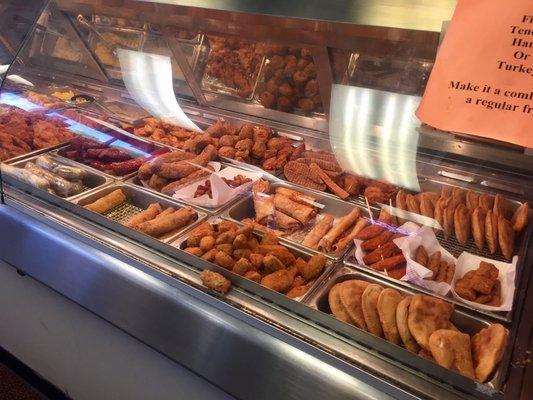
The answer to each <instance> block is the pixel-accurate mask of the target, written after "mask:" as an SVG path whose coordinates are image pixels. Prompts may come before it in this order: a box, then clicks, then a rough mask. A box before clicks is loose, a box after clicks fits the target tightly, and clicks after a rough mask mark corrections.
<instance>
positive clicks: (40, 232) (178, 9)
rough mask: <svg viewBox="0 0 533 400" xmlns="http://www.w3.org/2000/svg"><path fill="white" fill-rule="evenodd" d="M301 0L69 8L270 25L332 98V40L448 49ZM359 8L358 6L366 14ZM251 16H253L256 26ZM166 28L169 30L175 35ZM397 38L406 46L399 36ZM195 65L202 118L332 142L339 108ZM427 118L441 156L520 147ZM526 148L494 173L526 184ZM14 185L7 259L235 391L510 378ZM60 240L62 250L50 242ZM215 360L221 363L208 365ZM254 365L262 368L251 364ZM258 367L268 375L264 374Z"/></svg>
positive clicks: (357, 394)
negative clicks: (220, 88) (310, 104)
mask: <svg viewBox="0 0 533 400" xmlns="http://www.w3.org/2000/svg"><path fill="white" fill-rule="evenodd" d="M167 3H170V2H167ZM173 3H176V4H177V3H180V2H178V1H174V2H173ZM223 3H224V2H223ZM285 3H287V2H284V4H285ZM297 3H299V2H294V4H292V5H287V4H285V5H281V3H280V2H274V3H273V4H272V7H281V8H280V10H282V11H283V13H279V14H280V15H284V16H274V15H268V14H270V13H269V10H271V9H270V8H268V7H266V8H261V7H259V8H253V7H252V9H240V10H237V9H227V8H226V9H217V10H214V9H212V10H208V9H203V8H195V7H194V6H193V5H191V6H181V5H176V4H156V3H142V2H134V1H129V0H123V1H120V2H118V3H117V4H115V3H113V6H108V5H106V4H104V3H103V2H97V1H92V0H75V1H67V0H59V1H58V5H59V8H60V9H61V10H64V11H72V12H74V13H83V14H85V15H91V14H94V13H102V14H106V15H109V16H116V17H126V18H129V19H140V20H143V21H145V22H149V23H157V24H159V25H163V26H164V25H166V24H168V25H171V26H174V27H178V28H182V29H188V28H189V29H190V28H192V27H194V28H195V29H197V30H199V31H202V32H203V33H206V34H229V35H241V36H243V37H244V36H245V37H247V38H250V39H252V40H261V39H265V38H268V39H269V40H273V41H278V42H282V43H287V42H289V43H291V44H293V45H298V46H302V45H303V46H308V47H312V48H313V50H314V54H315V55H314V60H315V62H316V64H317V65H318V70H317V75H318V77H319V78H318V79H319V81H320V82H319V84H320V88H321V94H322V96H323V99H324V100H325V101H324V104H328V102H329V95H330V93H329V89H328V88H330V87H331V84H332V82H333V75H334V71H333V69H334V68H333V67H332V65H331V62H330V60H331V58H330V54H329V53H328V50H327V47H335V48H339V49H344V50H354V49H360V50H361V51H363V50H365V51H374V47H372V46H368V45H365V44H364V43H365V41H361V37H363V38H367V39H368V41H370V42H372V43H374V44H377V45H379V44H384V43H386V42H387V38H394V39H395V40H397V41H399V42H402V41H404V42H410V41H412V42H413V43H417V44H419V45H420V46H418V47H416V48H417V49H418V50H419V53H418V54H417V56H420V57H422V58H429V59H431V58H433V57H434V55H435V51H436V46H437V43H438V38H439V33H438V30H437V29H438V27H437V25H436V24H433V25H431V24H428V26H426V27H425V28H426V29H427V30H425V31H422V30H420V31H418V30H412V29H406V27H405V26H401V24H394V23H392V22H391V23H390V24H389V25H386V24H378V23H376V25H375V26H363V25H364V24H368V23H369V22H370V20H365V19H364V18H359V17H358V18H353V19H352V20H350V22H352V24H342V23H339V21H340V14H338V17H339V20H337V22H330V21H326V20H318V18H317V20H312V21H311V20H307V19H295V18H290V17H292V16H294V14H295V13H296V12H297V9H293V8H292V6H294V7H296V6H297ZM371 3H372V2H369V1H364V2H361V4H360V6H361V7H364V6H365V5H366V6H370V5H371ZM226 6H227V7H229V6H228V5H226ZM406 7H408V6H407V5H406ZM357 10H359V11H360V10H361V9H359V8H358V9H357ZM357 10H356V11H357ZM261 11H262V12H261ZM356 11H354V13H355V14H354V15H357V16H359V15H362V14H358V13H357V12H356ZM250 12H252V14H250ZM328 15H330V14H328ZM306 16H307V17H309V15H306ZM391 21H392V19H391ZM342 22H347V21H342ZM380 25H381V26H380ZM430 25H431V28H430ZM250 26H253V27H254V29H247V28H249V27H250ZM273 27H275V28H273ZM417 28H418V29H421V28H420V27H417ZM165 36H166V37H165V38H166V40H167V41H168V42H170V41H171V38H170V37H169V36H167V35H165ZM169 44H170V45H171V43H169ZM170 47H171V50H173V53H174V55H175V57H176V58H180V56H181V55H180V51H179V50H178V51H176V49H175V48H174V49H173V46H170ZM398 51H404V50H402V48H401V47H400V48H399V49H398ZM180 60H181V61H182V59H181V58H180ZM95 62H97V61H96V60H95ZM182 64H183V62H181V63H180V65H182ZM33 72H34V73H35V74H36V77H38V79H41V80H45V81H46V79H47V76H48V72H47V71H46V70H43V69H39V68H36V69H35V70H34V71H33ZM183 72H184V75H185V77H186V78H187V79H188V80H189V79H192V81H190V82H192V83H191V84H190V86H191V88H192V92H193V94H194V95H195V97H196V99H197V102H198V104H199V106H198V105H196V104H193V103H188V102H186V101H182V105H183V109H184V111H186V112H187V113H188V114H189V115H190V116H192V117H193V119H198V120H202V119H203V120H206V121H210V122H212V121H213V120H214V119H217V118H225V119H232V118H234V119H238V120H243V121H250V122H256V123H266V124H269V125H270V126H272V127H275V128H277V129H279V130H286V131H288V132H291V133H294V134H297V135H302V136H304V137H305V138H306V140H308V141H309V142H310V143H311V142H312V143H313V145H315V144H316V147H317V148H318V147H323V146H324V147H327V146H328V145H329V142H328V140H327V135H326V133H327V123H326V122H322V121H318V122H317V120H315V119H313V118H309V117H303V116H298V115H292V114H286V113H281V112H278V111H274V110H266V109H262V107H261V110H258V107H254V105H251V106H249V105H246V104H243V103H240V102H231V101H227V100H226V99H224V100H221V99H220V98H218V97H217V96H214V97H211V98H210V95H205V96H204V94H203V93H202V91H201V85H200V84H199V82H196V78H195V76H194V71H192V70H191V71H187V70H186V69H185V70H184V71H183ZM55 78H56V79H57V80H58V81H61V82H63V83H66V84H75V85H77V86H78V87H82V88H85V89H87V91H89V92H90V91H94V92H95V93H97V94H98V95H99V96H100V97H102V98H106V99H114V100H124V99H125V98H126V95H125V93H124V91H123V89H122V88H120V87H117V86H114V85H113V84H112V83H109V82H97V81H94V80H90V79H84V78H82V77H78V76H75V75H72V74H68V73H62V72H60V73H58V74H56V75H55ZM322 85H324V86H322ZM323 88H324V89H323ZM322 90H324V91H322ZM217 98H218V100H217ZM324 121H326V120H325V119H324ZM421 131H422V132H423V133H422V134H421V141H420V144H421V147H422V148H423V151H425V152H426V153H427V156H428V157H429V159H430V161H428V164H430V165H431V167H432V168H433V169H435V168H436V169H438V168H440V169H447V168H448V169H449V170H450V171H452V170H453V171H459V172H461V173H466V174H469V173H471V174H479V172H478V171H479V170H478V168H479V166H476V165H475V161H476V160H483V161H486V160H491V159H492V160H494V159H495V158H494V157H495V155H498V154H499V155H505V156H506V157H509V156H508V155H509V151H508V150H506V151H503V150H501V149H500V148H498V147H494V146H492V145H488V144H484V143H483V142H479V141H474V142H470V141H468V140H465V139H463V140H461V139H458V138H456V137H454V136H452V135H449V134H444V133H442V132H439V133H436V132H433V131H431V130H429V128H427V127H422V128H421ZM439 146H442V147H439ZM458 147H462V151H454V148H458ZM465 148H466V149H467V151H464V149H465ZM441 153H451V156H450V154H442V158H441V159H440V161H438V162H436V161H435V160H437V158H436V157H438V156H439V154H441ZM514 154H516V157H509V158H507V159H503V160H501V162H498V163H495V165H494V169H493V170H490V169H488V168H487V169H485V171H488V172H487V174H488V175H490V177H491V178H492V179H495V180H496V181H501V176H499V174H498V170H500V171H501V169H502V165H503V166H505V167H507V168H509V169H510V170H516V172H515V173H512V172H509V176H512V178H511V179H509V182H508V183H507V184H508V185H511V186H513V187H515V186H517V185H518V186H520V182H521V179H522V177H524V171H527V170H531V169H530V167H531V165H532V161H531V160H530V159H529V158H528V157H525V156H524V155H523V151H522V150H521V149H517V150H516V151H515V153H514ZM422 157H423V156H422ZM454 157H455V160H456V162H457V163H458V165H457V166H456V165H454ZM432 163H434V164H432ZM432 173H433V174H434V173H435V170H432ZM503 176H507V175H505V174H504V175H503ZM488 180H490V178H489V179H488ZM493 189H499V188H498V187H495V188H494V187H493ZM30 193H31V191H30ZM2 194H3V199H4V202H3V205H1V206H0V224H1V226H2V228H1V229H2V230H3V231H4V232H5V231H8V230H9V231H10V232H13V234H12V235H9V237H8V238H7V241H6V242H5V243H4V246H2V249H1V250H0V258H1V259H2V260H4V261H6V262H8V263H10V264H12V265H14V266H15V267H17V268H18V269H19V270H20V271H21V273H26V274H28V275H30V276H32V277H34V278H35V279H37V280H39V281H41V282H43V283H44V284H46V285H47V286H49V287H51V288H52V289H53V290H56V291H58V292H60V293H61V294H63V295H65V296H66V297H68V298H70V299H71V300H73V301H75V302H77V303H78V304H80V305H81V306H83V307H85V308H87V309H88V310H90V311H92V312H94V313H95V314H97V315H99V316H101V317H102V318H104V319H106V320H107V321H109V322H111V323H112V324H114V325H115V326H117V327H119V328H120V329H122V330H124V331H125V332H127V333H129V334H130V335H132V336H134V337H136V338H137V339H139V340H141V341H142V342H144V343H146V344H147V345H149V346H151V347H153V348H154V349H156V350H157V351H159V352H161V353H162V354H165V355H166V356H168V357H169V358H171V359H172V360H174V361H176V362H178V363H180V364H183V365H185V366H187V367H188V368H190V369H191V370H193V371H195V372H196V373H198V374H199V375H201V376H203V377H204V378H206V379H207V380H209V381H210V382H212V383H214V384H216V385H217V386H219V387H221V388H222V389H224V390H225V391H227V392H228V393H230V394H232V395H234V396H235V397H238V398H258V399H259V398H265V399H271V398H331V399H334V398H339V399H340V398H376V397H381V398H382V397H384V396H391V397H393V398H405V399H408V398H420V397H422V398H435V399H439V398H450V399H451V398H458V399H459V398H465V397H466V398H471V397H477V398H484V399H499V398H504V395H503V394H502V393H501V392H499V391H497V390H492V389H491V388H490V387H487V386H484V385H478V384H475V383H474V382H473V381H469V380H468V379H465V378H463V377H461V376H459V375H457V374H454V373H452V372H450V371H447V370H443V369H442V368H440V367H438V366H436V365H435V364H431V363H428V362H427V361H424V360H422V359H418V358H416V357H411V355H410V354H409V353H407V352H406V351H405V350H403V349H401V348H399V347H398V348H397V349H395V348H392V347H393V346H392V345H389V344H388V343H383V341H381V340H380V339H378V338H375V337H371V336H370V335H368V334H366V333H365V332H354V329H352V328H351V327H348V326H344V325H345V324H342V323H340V322H338V321H331V319H332V318H331V317H330V316H326V315H325V314H324V315H318V314H317V313H316V311H315V310H313V309H311V308H308V309H306V308H304V307H306V306H305V305H303V304H299V305H297V304H298V303H295V302H293V301H292V300H290V299H288V298H287V299H279V298H280V297H282V296H263V297H262V296H261V293H262V292H261V291H257V292H254V290H253V285H236V287H235V286H234V288H233V289H232V290H231V292H230V293H229V295H228V296H218V295H215V294H214V293H213V292H211V291H209V290H207V289H206V288H204V287H202V286H201V283H200V279H199V276H198V272H199V270H200V269H203V268H207V266H206V265H205V263H202V262H200V261H199V260H197V259H195V258H194V257H192V256H188V255H186V254H185V253H183V254H181V253H179V252H167V251H165V248H164V246H163V245H161V246H159V245H153V246H149V245H146V244H141V243H139V242H136V241H134V240H133V239H131V238H128V237H126V236H123V235H120V234H117V233H116V232H114V231H112V230H110V229H108V228H106V227H105V226H102V225H97V224H95V223H94V222H93V221H91V220H88V219H85V218H83V217H81V216H80V215H78V214H76V213H73V212H72V211H73V210H72V209H67V208H58V207H55V208H51V207H50V205H49V203H47V202H46V201H43V200H41V199H39V198H38V197H35V196H33V195H29V194H28V193H24V192H23V191H21V190H19V189H17V188H14V187H12V186H5V185H4V187H3V191H2ZM514 195H515V196H516V195H517V193H514ZM518 197H519V198H523V199H533V192H532V188H531V186H529V187H528V186H526V187H524V188H523V193H520V194H519V195H518ZM72 208H73V207H72ZM74 211H75V210H74ZM28 243H35V245H33V244H31V246H32V248H31V251H27V248H26V246H29V244H28ZM49 249H56V251H55V252H52V253H51V254H50V251H49ZM45 254H47V257H44V255H45ZM59 254H61V256H59ZM65 255H67V256H65ZM58 257H59V258H58ZM36 260H39V262H38V263H37V261H36ZM43 260H45V262H44V265H43ZM65 260H67V261H65ZM73 260H76V261H75V262H73ZM532 264H533V252H532V251H525V252H524V260H523V264H522V265H523V267H524V268H523V271H522V276H521V279H522V282H521V284H520V287H519V290H518V291H517V294H516V298H515V302H516V303H515V304H517V306H516V308H515V309H514V311H513V318H512V321H513V322H512V328H513V329H512V335H511V337H510V342H509V345H508V346H509V347H508V349H512V351H509V352H507V354H506V356H505V357H506V359H505V360H504V362H505V361H511V363H507V362H505V363H506V364H509V370H508V371H505V373H504V375H505V376H504V377H503V378H502V379H503V380H504V387H505V398H516V397H517V396H518V395H519V393H520V390H525V388H526V387H527V384H525V383H524V382H526V381H525V379H526V374H531V367H527V364H524V365H521V362H522V361H525V360H526V358H527V357H528V353H527V349H528V346H529V343H528V341H529V340H530V338H529V337H528V335H527V332H529V331H530V330H531V326H532V321H533V318H532V317H531V315H532V314H531V312H529V311H530V309H531V307H533V301H532V300H533V290H531V286H532V285H533V280H532V279H530V275H531V271H530V270H531V268H527V267H528V266H531V265H532ZM236 282H238V280H236ZM528 289H530V290H528ZM263 290H266V289H263ZM526 299H527V300H526ZM110 305H113V307H110ZM528 312H529V314H528ZM332 324H333V328H332ZM184 327H186V328H184ZM528 329H529V330H528ZM206 360H208V363H209V366H206ZM259 360H262V361H263V363H260V362H259ZM228 365H231V366H232V368H228ZM251 365H253V366H254V368H250V366H251ZM258 375H261V376H263V377H264V379H263V380H261V381H258V380H257V379H256V378H257V376H258ZM511 383H512V385H511ZM524 393H527V392H524Z"/></svg>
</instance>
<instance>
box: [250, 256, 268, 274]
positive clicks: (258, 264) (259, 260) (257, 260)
mask: <svg viewBox="0 0 533 400" xmlns="http://www.w3.org/2000/svg"><path fill="white" fill-rule="evenodd" d="M263 259H264V256H263V255H261V254H257V253H251V254H250V257H249V260H250V262H251V264H252V267H253V269H255V270H259V269H261V268H263Z"/></svg>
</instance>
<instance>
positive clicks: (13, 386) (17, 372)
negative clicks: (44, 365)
mask: <svg viewBox="0 0 533 400" xmlns="http://www.w3.org/2000/svg"><path fill="white" fill-rule="evenodd" d="M0 400H68V397H66V396H65V395H64V394H63V393H62V392H61V391H59V390H58V389H57V388H56V387H54V386H52V385H51V384H50V383H49V382H47V381H45V380H44V379H42V378H41V377H40V376H38V375H37V374H36V373H35V372H34V371H32V370H31V369H30V368H28V367H27V366H26V365H24V364H23V363H22V362H20V361H19V360H18V359H16V358H15V357H13V356H12V355H11V354H9V353H8V352H7V351H5V350H4V349H2V348H1V347H0Z"/></svg>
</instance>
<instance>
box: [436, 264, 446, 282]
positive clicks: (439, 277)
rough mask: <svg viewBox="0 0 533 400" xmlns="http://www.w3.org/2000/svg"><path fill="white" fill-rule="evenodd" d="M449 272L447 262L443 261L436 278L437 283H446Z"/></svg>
mask: <svg viewBox="0 0 533 400" xmlns="http://www.w3.org/2000/svg"><path fill="white" fill-rule="evenodd" d="M447 272H448V263H447V262H446V261H441V262H440V264H439V272H438V274H437V277H436V278H435V282H444V281H445V280H446V275H447Z"/></svg>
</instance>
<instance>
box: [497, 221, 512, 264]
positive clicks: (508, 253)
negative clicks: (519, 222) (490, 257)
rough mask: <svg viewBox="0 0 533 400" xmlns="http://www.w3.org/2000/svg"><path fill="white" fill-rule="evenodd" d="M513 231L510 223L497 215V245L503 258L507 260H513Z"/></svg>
mask: <svg viewBox="0 0 533 400" xmlns="http://www.w3.org/2000/svg"><path fill="white" fill-rule="evenodd" d="M514 236H515V231H514V229H513V226H512V225H511V223H510V222H509V221H508V220H507V219H506V218H505V217H504V216H502V215H498V243H499V244H500V249H501V250H502V254H503V256H504V257H505V258H506V259H507V260H509V261H510V260H511V258H513V252H514Z"/></svg>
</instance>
